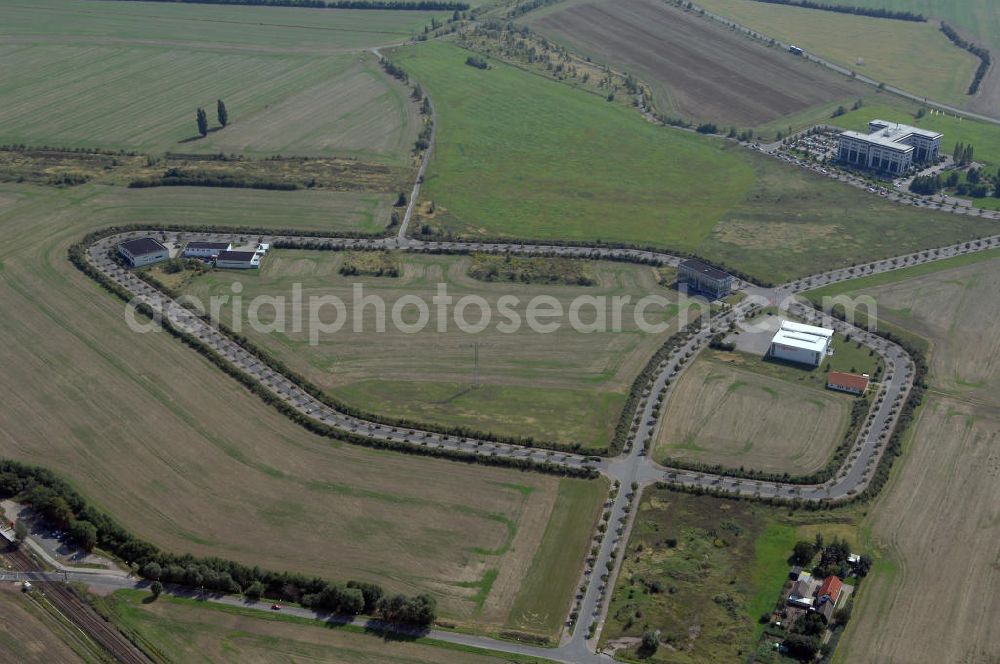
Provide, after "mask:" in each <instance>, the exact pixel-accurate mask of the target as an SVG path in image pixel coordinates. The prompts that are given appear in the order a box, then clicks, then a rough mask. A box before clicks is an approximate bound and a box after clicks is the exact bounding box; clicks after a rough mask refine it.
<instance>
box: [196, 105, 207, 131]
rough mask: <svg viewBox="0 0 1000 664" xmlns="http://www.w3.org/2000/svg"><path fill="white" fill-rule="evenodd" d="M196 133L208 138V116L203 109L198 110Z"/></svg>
mask: <svg viewBox="0 0 1000 664" xmlns="http://www.w3.org/2000/svg"><path fill="white" fill-rule="evenodd" d="M198 133H199V134H201V135H202V136H203V137H204V136H208V115H207V114H206V113H205V109H203V108H199V109H198Z"/></svg>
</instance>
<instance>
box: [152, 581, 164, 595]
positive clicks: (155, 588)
mask: <svg viewBox="0 0 1000 664" xmlns="http://www.w3.org/2000/svg"><path fill="white" fill-rule="evenodd" d="M149 592H151V593H153V599H157V598H158V597H159V596H160V593H162V592H163V584H162V583H160V582H159V581H153V583H151V584H150V585H149Z"/></svg>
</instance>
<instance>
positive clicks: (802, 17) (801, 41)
mask: <svg viewBox="0 0 1000 664" xmlns="http://www.w3.org/2000/svg"><path fill="white" fill-rule="evenodd" d="M698 4H699V5H700V6H702V7H704V8H705V9H707V10H709V11H712V12H714V13H717V14H720V15H722V16H725V17H727V18H731V19H733V20H735V21H737V22H738V23H741V24H742V25H745V26H747V27H749V28H751V29H754V30H758V31H760V32H762V33H763V34H765V35H767V36H768V37H773V38H775V39H778V40H781V41H783V42H785V43H793V44H796V45H797V46H799V47H801V48H803V49H805V50H806V51H808V52H809V53H812V54H814V55H817V56H819V57H821V58H824V59H827V60H830V61H831V62H834V63H836V64H839V65H841V66H844V67H847V68H848V69H852V70H854V71H857V72H858V73H859V74H863V75H865V76H867V77H869V78H872V79H874V80H876V81H880V82H884V83H886V84H888V85H892V86H894V87H898V88H901V89H903V90H905V91H907V92H910V93H913V94H917V95H921V96H924V97H928V98H930V99H933V100H935V101H940V102H944V103H950V104H956V105H964V104H967V103H968V102H969V97H968V95H966V94H965V92H966V90H967V89H968V87H969V84H970V83H971V82H972V76H973V73H974V72H975V70H976V67H977V66H979V59H978V58H976V57H975V56H973V55H972V54H970V53H968V52H967V51H963V50H961V49H959V48H958V47H956V46H954V45H953V44H952V43H951V42H950V41H948V38H947V37H945V36H944V34H942V33H941V32H940V31H939V30H938V26H937V24H936V23H934V22H927V23H916V22H912V21H895V20H887V19H874V18H870V17H867V16H852V15H849V14H840V13H836V12H825V11H820V10H815V9H803V8H800V7H786V6H780V5H771V4H765V3H759V2H755V1H754V0H703V1H701V2H699V3H698ZM879 6H880V7H882V6H884V5H879Z"/></svg>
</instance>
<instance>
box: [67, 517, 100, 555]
mask: <svg viewBox="0 0 1000 664" xmlns="http://www.w3.org/2000/svg"><path fill="white" fill-rule="evenodd" d="M69 536H70V537H71V538H72V539H73V541H74V542H76V543H77V544H79V545H80V546H81V547H82V548H83V550H84V551H86V552H87V553H90V552H91V551H93V550H94V547H95V546H97V526H95V525H94V524H92V523H91V522H89V521H75V522H74V523H73V525H72V526H70V528H69Z"/></svg>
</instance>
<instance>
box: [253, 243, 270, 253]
mask: <svg viewBox="0 0 1000 664" xmlns="http://www.w3.org/2000/svg"><path fill="white" fill-rule="evenodd" d="M270 248H271V245H270V244H268V243H266V242H262V243H260V244H258V245H257V251H256V252H255V253H258V254H266V253H267V251H268V249H270Z"/></svg>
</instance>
